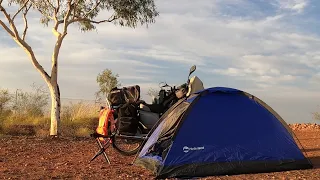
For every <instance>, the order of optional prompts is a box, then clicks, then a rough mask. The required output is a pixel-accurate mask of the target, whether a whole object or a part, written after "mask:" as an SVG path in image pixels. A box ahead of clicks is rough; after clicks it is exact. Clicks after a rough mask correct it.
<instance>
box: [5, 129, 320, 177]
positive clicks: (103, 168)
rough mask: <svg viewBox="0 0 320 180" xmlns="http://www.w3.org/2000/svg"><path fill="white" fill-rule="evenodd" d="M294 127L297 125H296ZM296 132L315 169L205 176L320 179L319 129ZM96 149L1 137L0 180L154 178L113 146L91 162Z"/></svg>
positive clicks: (79, 143) (84, 143)
mask: <svg viewBox="0 0 320 180" xmlns="http://www.w3.org/2000/svg"><path fill="white" fill-rule="evenodd" d="M293 129H294V128H293ZM295 134H296V135H297V137H298V139H299V141H300V142H301V144H302V145H303V147H304V152H305V153H307V154H306V155H307V156H308V157H309V158H310V160H311V161H312V163H313V164H314V166H315V167H314V169H309V170H294V171H287V172H275V173H261V174H244V175H234V176H219V177H207V178H203V179H308V180H309V179H320V128H319V129H317V128H295ZM96 151H97V146H96V144H95V141H94V140H93V139H91V138H61V139H57V140H51V139H47V138H37V137H1V138H0V179H130V180H131V179H154V176H153V175H152V174H151V173H150V172H149V171H147V170H145V169H143V168H140V167H136V166H132V165H130V163H131V162H132V160H133V158H134V157H126V156H122V155H120V154H119V153H117V152H116V151H115V150H113V149H112V148H109V149H108V150H107V153H108V155H109V157H110V160H111V162H112V164H111V165H108V164H107V163H106V162H105V160H104V159H103V157H102V156H100V157H98V158H97V159H96V160H94V161H93V162H91V163H90V164H89V163H88V162H89V160H90V159H91V157H92V156H93V155H94V153H95V152H96Z"/></svg>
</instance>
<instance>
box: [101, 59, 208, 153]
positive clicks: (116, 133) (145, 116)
mask: <svg viewBox="0 0 320 180" xmlns="http://www.w3.org/2000/svg"><path fill="white" fill-rule="evenodd" d="M195 70H196V66H195V65H194V66H192V67H191V68H190V71H189V75H188V80H187V83H184V84H182V85H180V86H178V87H175V86H173V87H172V86H169V85H168V84H167V83H165V84H164V85H162V86H160V88H161V89H160V91H159V92H158V98H156V99H155V101H154V102H153V103H152V104H148V103H146V102H145V101H143V100H138V101H135V102H134V103H133V104H135V105H134V106H135V108H136V111H137V119H138V125H137V129H136V132H135V134H130V133H129V134H127V133H124V132H121V131H120V130H119V129H120V127H119V126H120V125H119V124H120V123H121V122H119V118H118V116H119V106H114V105H113V104H112V103H110V100H109V99H108V98H107V108H106V107H101V110H102V111H103V110H105V109H108V110H110V111H109V112H110V115H109V116H108V118H109V119H108V123H109V128H108V131H109V132H108V134H111V135H110V139H111V142H112V146H113V148H114V149H116V150H117V151H118V152H120V153H121V154H123V155H127V156H130V155H134V154H136V153H137V152H138V150H139V149H140V146H141V145H142V142H143V141H144V140H145V139H146V137H147V135H148V133H149V132H150V130H151V129H152V128H153V126H154V125H155V124H156V123H157V121H158V120H159V118H160V117H161V115H162V114H164V113H165V112H166V111H167V110H168V109H169V108H170V107H172V106H173V105H174V104H175V103H176V102H178V101H179V100H180V99H182V98H185V97H188V96H190V95H191V94H192V93H194V92H197V91H199V90H202V89H204V87H203V83H202V81H201V80H200V79H199V78H198V77H197V76H194V77H192V78H190V75H191V74H192V73H193V72H194V71H195ZM168 87H169V90H165V88H168ZM139 97H140V96H138V98H135V99H139ZM122 144H124V147H123V146H122ZM131 145H133V147H131ZM126 148H128V149H126Z"/></svg>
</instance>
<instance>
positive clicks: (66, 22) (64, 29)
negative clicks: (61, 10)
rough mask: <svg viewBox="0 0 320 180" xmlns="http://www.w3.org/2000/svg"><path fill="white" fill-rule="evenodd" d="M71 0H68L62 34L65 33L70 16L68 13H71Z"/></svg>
mask: <svg viewBox="0 0 320 180" xmlns="http://www.w3.org/2000/svg"><path fill="white" fill-rule="evenodd" d="M71 10H72V8H71V0H68V10H67V13H66V15H65V17H64V25H63V35H65V34H67V30H68V25H69V23H68V19H69V17H70V14H71Z"/></svg>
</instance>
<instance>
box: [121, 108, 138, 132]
mask: <svg viewBox="0 0 320 180" xmlns="http://www.w3.org/2000/svg"><path fill="white" fill-rule="evenodd" d="M138 125H139V120H138V117H137V106H136V105H135V104H132V103H126V104H124V105H121V106H120V107H119V109H118V120H117V126H118V130H119V132H120V134H123V135H134V134H136V132H137V129H138Z"/></svg>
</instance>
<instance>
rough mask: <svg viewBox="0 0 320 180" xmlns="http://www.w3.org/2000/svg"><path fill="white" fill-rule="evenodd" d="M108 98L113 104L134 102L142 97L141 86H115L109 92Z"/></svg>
mask: <svg viewBox="0 0 320 180" xmlns="http://www.w3.org/2000/svg"><path fill="white" fill-rule="evenodd" d="M107 98H108V100H109V102H110V103H111V105H113V106H119V105H121V104H126V103H134V102H137V101H139V99H140V86H138V85H134V86H128V87H123V88H121V89H119V88H117V87H115V88H113V89H112V90H111V91H110V93H109V94H108V97H107Z"/></svg>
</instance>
